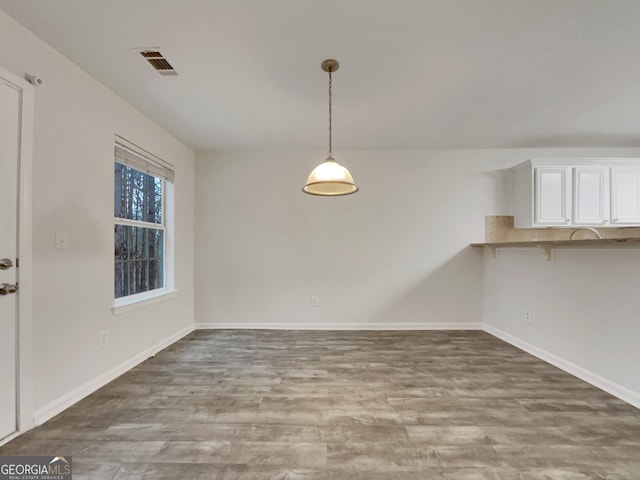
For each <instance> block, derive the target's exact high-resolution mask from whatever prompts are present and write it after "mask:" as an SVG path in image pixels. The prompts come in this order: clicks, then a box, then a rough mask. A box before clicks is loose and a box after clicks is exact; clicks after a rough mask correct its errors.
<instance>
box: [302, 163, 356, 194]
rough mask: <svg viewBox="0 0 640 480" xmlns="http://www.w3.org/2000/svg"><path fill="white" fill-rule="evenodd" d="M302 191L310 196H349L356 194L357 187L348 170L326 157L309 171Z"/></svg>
mask: <svg viewBox="0 0 640 480" xmlns="http://www.w3.org/2000/svg"><path fill="white" fill-rule="evenodd" d="M302 191H303V192H305V193H309V194H311V195H327V196H332V195H349V194H350V193H356V192H357V191H358V187H356V184H355V183H354V182H353V177H352V176H351V174H350V173H349V170H347V169H346V168H344V167H343V166H342V165H340V164H339V163H338V162H336V161H335V160H334V159H333V157H327V159H326V160H325V161H324V162H323V163H321V164H320V165H318V166H317V167H316V168H314V169H313V170H312V171H311V174H310V175H309V178H307V184H306V185H305V186H304V188H303V189H302Z"/></svg>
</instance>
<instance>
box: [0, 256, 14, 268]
mask: <svg viewBox="0 0 640 480" xmlns="http://www.w3.org/2000/svg"><path fill="white" fill-rule="evenodd" d="M11 267H13V262H12V261H11V259H10V258H0V270H7V269H9V268H11Z"/></svg>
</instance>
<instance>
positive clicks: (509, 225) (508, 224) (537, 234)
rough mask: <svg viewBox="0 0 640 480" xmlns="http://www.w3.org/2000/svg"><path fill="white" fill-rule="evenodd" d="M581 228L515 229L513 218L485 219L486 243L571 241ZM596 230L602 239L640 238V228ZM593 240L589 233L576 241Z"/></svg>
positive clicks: (488, 217) (578, 236)
mask: <svg viewBox="0 0 640 480" xmlns="http://www.w3.org/2000/svg"><path fill="white" fill-rule="evenodd" d="M577 228H579V227H575V226H574V227H565V228H560V227H549V228H514V227H513V216H510V215H494V216H487V217H485V230H484V231H485V234H484V235H485V242H487V243H500V242H531V241H533V242H535V241H538V240H569V235H571V232H573V231H574V230H576V229H577ZM596 230H597V231H598V233H600V235H601V236H602V238H640V227H618V228H615V227H614V228H612V227H606V228H597V227H596ZM585 238H593V233H592V232H589V231H582V232H578V233H577V234H576V236H575V238H574V239H575V240H581V239H585Z"/></svg>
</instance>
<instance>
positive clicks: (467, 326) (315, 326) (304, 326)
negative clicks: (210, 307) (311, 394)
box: [196, 322, 483, 330]
mask: <svg viewBox="0 0 640 480" xmlns="http://www.w3.org/2000/svg"><path fill="white" fill-rule="evenodd" d="M233 329H238V330H482V329H483V326H482V324H481V323H473V322H467V323H463V322H458V323H445V322H441V323H196V330H233Z"/></svg>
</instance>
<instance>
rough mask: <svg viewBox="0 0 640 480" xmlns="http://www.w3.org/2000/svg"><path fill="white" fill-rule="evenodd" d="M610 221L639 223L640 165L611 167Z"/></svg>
mask: <svg viewBox="0 0 640 480" xmlns="http://www.w3.org/2000/svg"><path fill="white" fill-rule="evenodd" d="M611 223H612V224H614V225H637V224H640V167H611Z"/></svg>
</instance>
